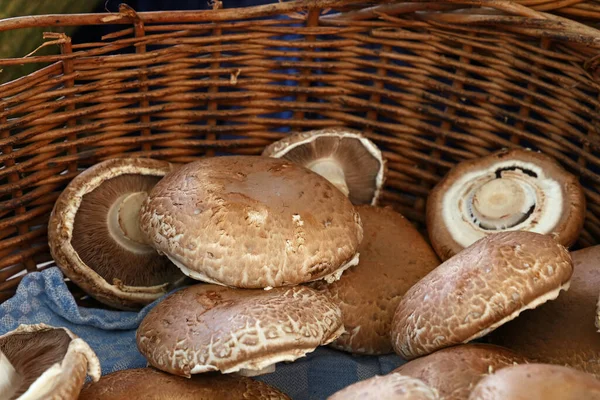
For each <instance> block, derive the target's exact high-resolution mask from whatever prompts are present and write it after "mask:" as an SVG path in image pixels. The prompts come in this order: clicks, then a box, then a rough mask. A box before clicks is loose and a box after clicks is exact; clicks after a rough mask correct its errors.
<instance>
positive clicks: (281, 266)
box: [141, 156, 363, 288]
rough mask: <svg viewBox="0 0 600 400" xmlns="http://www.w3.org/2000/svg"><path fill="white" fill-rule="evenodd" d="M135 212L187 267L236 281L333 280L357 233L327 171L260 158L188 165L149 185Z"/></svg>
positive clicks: (207, 277)
mask: <svg viewBox="0 0 600 400" xmlns="http://www.w3.org/2000/svg"><path fill="white" fill-rule="evenodd" d="M141 215H142V217H141V227H142V231H143V232H144V234H145V235H146V237H147V238H148V241H149V242H151V243H152V244H153V246H154V247H155V248H156V249H158V250H159V251H161V252H162V253H164V254H166V255H167V256H168V257H169V258H170V259H171V260H172V261H173V262H174V263H175V264H176V265H177V266H178V267H179V268H180V269H181V270H182V271H183V272H184V273H185V274H186V275H188V276H190V277H192V278H194V279H197V280H200V281H205V282H209V283H215V284H219V285H225V286H232V287H241V288H268V287H279V286H291V285H296V284H300V283H304V282H308V281H315V280H319V279H326V280H327V281H333V280H336V279H339V276H340V275H341V274H342V272H343V271H344V270H345V269H347V268H349V267H351V266H352V265H356V263H358V257H359V255H358V253H357V249H358V245H359V243H360V242H361V240H362V236H363V232H362V225H361V221H360V216H359V215H358V213H357V212H356V210H355V209H354V206H353V205H352V203H350V201H349V200H348V199H347V198H346V197H345V196H344V195H343V194H342V193H340V191H339V190H336V189H335V187H334V186H333V185H332V184H331V183H329V182H328V181H327V180H326V179H325V178H323V177H322V176H320V175H318V174H315V173H314V172H311V171H309V170H308V169H305V168H303V167H300V166H298V165H296V164H293V163H291V162H289V161H286V160H280V159H274V158H268V157H260V156H226V157H225V156H224V157H210V158H206V159H201V160H199V161H196V162H192V163H189V164H186V165H184V166H182V167H180V168H179V169H177V171H175V172H173V173H171V174H169V175H167V176H165V177H164V178H163V179H162V180H161V181H160V182H159V183H158V184H157V185H156V186H155V187H154V188H153V189H152V191H151V193H150V195H149V197H148V198H147V200H146V201H145V202H144V204H143V205H142V214H141Z"/></svg>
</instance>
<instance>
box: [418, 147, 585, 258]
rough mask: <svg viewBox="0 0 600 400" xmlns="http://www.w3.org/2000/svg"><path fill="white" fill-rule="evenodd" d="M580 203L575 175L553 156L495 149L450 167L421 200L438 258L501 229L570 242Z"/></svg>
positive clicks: (580, 218)
mask: <svg viewBox="0 0 600 400" xmlns="http://www.w3.org/2000/svg"><path fill="white" fill-rule="evenodd" d="M585 209H586V201H585V195H584V192H583V188H582V186H581V184H580V183H579V180H578V178H577V177H576V176H575V175H572V174H570V173H569V172H567V171H566V170H565V169H564V168H563V167H562V166H561V165H560V164H558V163H557V162H556V161H555V160H554V159H552V158H550V157H549V156H546V155H544V154H541V153H538V152H534V151H529V150H524V149H510V150H501V151H498V152H495V153H492V154H490V155H488V156H485V157H480V158H476V159H473V160H468V161H463V162H462V163H459V164H458V165H456V166H455V167H454V168H453V169H452V170H450V172H449V173H448V174H447V175H446V176H445V177H444V179H442V180H441V181H440V182H439V183H438V184H437V185H436V186H435V187H434V188H433V189H432V190H431V192H430V194H429V196H428V198H427V230H428V233H429V237H430V239H431V243H432V245H433V248H434V249H435V251H436V252H437V254H438V255H439V256H440V258H441V259H442V261H445V260H447V259H448V258H450V257H452V256H454V255H455V254H457V253H458V252H460V251H461V250H462V249H464V248H466V247H468V246H470V245H471V244H473V243H475V242H476V241H477V240H479V239H481V238H483V237H485V236H487V235H489V234H492V233H495V232H503V231H514V230H521V231H531V232H536V233H541V234H550V235H551V236H552V237H554V238H555V239H556V240H557V241H558V242H559V243H561V244H562V245H563V246H565V247H569V246H571V245H572V244H573V243H575V241H576V240H577V238H578V237H579V234H580V232H581V230H582V228H583V223H584V217H585Z"/></svg>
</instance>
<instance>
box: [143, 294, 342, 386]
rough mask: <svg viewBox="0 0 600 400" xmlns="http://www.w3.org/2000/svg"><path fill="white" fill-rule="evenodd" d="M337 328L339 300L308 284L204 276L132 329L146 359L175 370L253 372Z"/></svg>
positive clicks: (266, 369) (309, 347)
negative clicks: (247, 283)
mask: <svg viewBox="0 0 600 400" xmlns="http://www.w3.org/2000/svg"><path fill="white" fill-rule="evenodd" d="M343 331H344V326H343V325H342V316H341V311H340V309H339V308H338V306H337V305H336V304H335V303H333V302H332V301H331V300H330V299H329V297H327V296H326V295H325V294H322V293H319V292H317V291H314V290H312V289H310V288H308V287H305V286H293V287H285V288H284V287H279V288H273V289H271V290H262V289H235V288H229V287H225V286H219V285H212V284H202V285H193V286H189V287H187V288H184V289H181V290H179V291H177V292H175V293H173V294H171V295H169V296H168V297H167V298H165V299H164V300H163V301H161V302H160V303H159V304H157V305H156V306H155V307H154V308H153V309H152V310H151V311H150V312H149V313H148V315H146V317H145V318H144V319H143V321H142V323H141V324H140V326H139V328H138V330H137V345H138V349H139V351H140V353H141V354H142V355H143V356H144V357H145V358H146V359H147V360H148V362H149V363H150V365H152V366H153V367H155V368H157V369H160V370H162V371H165V372H168V373H171V374H174V375H180V376H184V377H189V376H191V375H192V374H199V373H205V372H210V371H220V372H222V373H225V374H228V373H233V372H237V373H239V374H242V375H246V376H252V375H260V374H265V373H270V372H273V371H274V370H275V364H276V363H278V362H281V361H294V360H296V359H298V358H300V357H304V356H305V355H306V354H307V353H309V352H312V351H313V350H315V349H316V348H317V347H318V346H322V345H326V344H328V343H330V342H332V341H333V340H335V339H336V338H337V337H338V336H339V335H340V334H341V333H342V332H343Z"/></svg>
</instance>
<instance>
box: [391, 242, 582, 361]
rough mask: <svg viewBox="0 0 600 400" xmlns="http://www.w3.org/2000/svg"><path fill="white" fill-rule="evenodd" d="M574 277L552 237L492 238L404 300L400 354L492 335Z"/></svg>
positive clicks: (398, 315)
mask: <svg viewBox="0 0 600 400" xmlns="http://www.w3.org/2000/svg"><path fill="white" fill-rule="evenodd" d="M572 274H573V261H572V259H571V255H570V254H569V252H568V251H567V249H566V248H565V247H564V246H562V245H561V244H559V243H558V242H557V241H555V240H554V239H552V238H551V237H550V236H549V235H542V234H539V233H534V232H527V231H509V232H501V233H495V234H492V235H489V236H486V237H484V238H483V239H480V240H478V241H477V242H475V243H474V244H472V245H471V246H469V247H467V248H466V249H464V250H463V251H461V252H460V253H458V254H457V255H455V256H454V257H452V258H450V259H449V260H446V261H445V262H444V263H442V264H441V265H440V266H439V267H437V268H436V269H434V270H433V271H432V272H430V273H429V274H428V275H427V276H425V277H424V278H423V279H421V280H420V281H419V282H417V283H416V284H415V285H414V286H413V287H411V288H410V289H409V290H408V292H406V294H405V295H404V296H403V297H402V299H401V300H400V303H399V304H398V307H397V308H396V312H395V314H394V319H393V321H392V345H393V346H394V351H395V352H396V353H397V354H399V355H400V356H402V357H404V358H405V359H412V358H415V357H419V356H422V355H425V354H429V353H431V352H433V351H435V350H439V349H441V348H444V347H448V346H451V345H455V344H459V343H467V342H470V341H472V340H475V339H477V338H480V337H482V336H485V335H487V334H488V333H490V332H492V331H493V330H495V329H496V328H498V327H499V326H501V325H503V324H505V323H506V322H508V321H510V320H512V319H514V318H516V317H517V316H518V315H519V314H520V313H521V312H523V311H524V310H527V309H533V308H536V307H538V306H539V305H541V304H543V303H545V302H547V301H549V300H553V299H555V298H556V297H557V296H558V295H559V293H560V291H561V290H568V288H569V283H570V279H571V275H572Z"/></svg>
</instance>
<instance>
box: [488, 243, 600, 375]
mask: <svg viewBox="0 0 600 400" xmlns="http://www.w3.org/2000/svg"><path fill="white" fill-rule="evenodd" d="M571 258H572V259H573V265H574V268H573V276H572V278H571V285H570V287H569V290H568V291H567V292H564V293H562V294H561V295H560V296H558V298H557V299H556V300H554V301H550V302H548V303H546V304H543V305H541V306H540V307H538V308H536V309H535V310H528V311H525V312H523V313H522V314H521V315H519V318H516V319H514V320H513V321H510V322H508V323H506V324H504V325H503V326H501V327H499V328H498V329H497V330H495V331H494V332H492V333H491V334H490V335H489V337H488V338H489V340H490V341H491V342H493V343H495V344H498V345H501V346H505V347H508V348H510V349H512V350H514V351H517V352H518V353H520V354H523V355H525V356H527V357H529V358H530V359H532V360H533V361H536V362H540V363H551V364H560V365H568V366H570V367H573V368H576V369H579V370H582V371H585V372H588V373H591V374H594V375H596V377H598V378H600V334H599V333H598V331H597V329H596V326H595V325H594V317H595V315H596V301H597V299H598V291H599V288H600V268H599V267H600V246H594V247H589V248H586V249H582V250H578V251H574V252H571Z"/></svg>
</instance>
